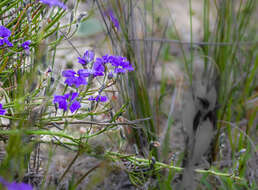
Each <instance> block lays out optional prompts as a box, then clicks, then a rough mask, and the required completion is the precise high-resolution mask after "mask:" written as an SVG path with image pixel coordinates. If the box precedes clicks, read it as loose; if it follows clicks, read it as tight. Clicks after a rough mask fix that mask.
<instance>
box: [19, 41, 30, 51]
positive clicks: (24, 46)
mask: <svg viewBox="0 0 258 190" xmlns="http://www.w3.org/2000/svg"><path fill="white" fill-rule="evenodd" d="M30 44H31V41H30V40H27V41H25V42H23V43H22V45H21V46H22V48H23V49H24V50H29V49H30Z"/></svg>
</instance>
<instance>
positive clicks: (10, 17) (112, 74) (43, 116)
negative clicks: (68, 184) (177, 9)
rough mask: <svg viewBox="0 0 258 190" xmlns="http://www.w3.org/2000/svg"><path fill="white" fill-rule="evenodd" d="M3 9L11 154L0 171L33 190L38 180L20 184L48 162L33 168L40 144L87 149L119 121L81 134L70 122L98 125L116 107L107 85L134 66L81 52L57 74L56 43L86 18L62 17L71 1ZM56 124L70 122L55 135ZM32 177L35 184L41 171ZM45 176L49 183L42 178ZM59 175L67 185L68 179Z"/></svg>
mask: <svg viewBox="0 0 258 190" xmlns="http://www.w3.org/2000/svg"><path fill="white" fill-rule="evenodd" d="M78 5H79V1H76V6H78ZM76 6H75V7H76ZM76 10H77V9H74V10H73V11H75V12H76ZM0 11H1V14H0V15H1V16H0V17H1V26H0V52H1V54H0V56H1V59H0V65H1V66H0V82H1V90H0V100H1V104H0V117H1V126H3V128H1V130H0V140H1V139H5V140H6V141H5V146H4V147H5V152H6V153H5V156H4V158H3V159H2V160H0V176H3V178H1V181H0V182H1V184H2V186H4V187H6V188H7V189H17V188H18V189H24V190H25V189H27V190H31V189H32V186H31V185H29V184H25V183H23V182H20V181H25V176H28V175H32V174H28V171H29V170H30V171H37V172H39V170H40V168H41V167H42V166H41V165H39V164H34V167H32V166H31V165H30V164H31V156H32V155H35V154H38V153H37V151H36V148H35V147H37V146H38V145H39V144H40V143H51V142H53V143H54V144H56V145H59V146H64V147H66V148H68V149H70V148H71V147H73V149H74V150H76V151H78V153H80V151H81V148H83V149H84V150H83V151H86V152H87V151H88V150H87V148H86V147H88V145H87V143H88V140H89V139H90V138H93V137H94V136H97V135H99V134H101V133H104V132H105V131H107V130H109V129H112V128H114V127H116V126H117V125H108V126H106V127H103V129H102V130H101V131H100V132H97V133H95V134H94V131H93V130H92V129H90V130H86V131H84V133H83V134H81V135H80V137H77V136H76V135H74V134H70V132H68V131H69V130H70V129H69V128H68V129H67V126H68V125H69V126H70V123H73V122H77V121H78V120H81V122H86V123H87V122H94V120H95V115H96V116H97V115H107V114H108V113H109V112H110V110H111V104H110V98H109V97H110V96H111V94H109V93H108V92H107V89H108V88H110V87H112V86H113V85H114V84H115V83H116V80H119V78H120V77H123V76H124V75H126V74H127V72H131V71H133V70H134V68H133V67H132V64H131V63H130V62H129V61H128V60H127V59H126V58H125V57H121V56H115V55H109V54H107V55H105V56H97V53H96V52H95V51H94V50H86V51H85V52H84V54H83V55H82V56H81V55H79V56H78V61H77V62H76V61H74V64H77V65H78V67H81V68H80V69H78V70H75V69H63V70H62V71H61V72H58V73H56V66H55V64H56V59H55V54H56V51H57V47H58V45H59V43H60V42H61V41H62V40H65V39H66V40H69V39H68V37H67V36H69V35H70V37H71V36H72V35H74V34H75V33H76V30H77V29H78V27H77V25H78V24H79V22H80V20H81V18H78V20H76V19H75V18H71V22H70V23H64V22H61V19H62V18H63V17H64V16H67V13H68V7H67V5H66V1H61V0H35V1H18V0H12V1H2V2H1V3H0ZM10 13H13V14H10ZM15 16H16V17H15ZM71 28H74V29H75V32H74V31H73V32H72V31H71ZM75 52H78V51H77V50H76V51H75ZM63 86H64V88H62V87H63ZM57 89H59V90H57ZM60 91H62V92H60ZM125 107H126V105H124V106H123V107H122V108H121V109H118V110H116V111H117V112H118V113H116V112H115V113H114V115H113V116H112V118H111V120H110V122H111V123H112V122H116V120H117V119H118V118H119V117H120V115H121V114H122V113H123V112H124V111H125ZM112 111H113V110H112ZM85 120H86V121H85ZM2 121H4V122H5V123H3V122H2ZM52 122H53V123H58V122H64V123H65V124H61V125H63V126H61V127H58V132H56V131H54V130H53V129H52V127H50V128H48V127H47V126H49V125H52V124H51V123H52ZM91 126H92V124H91ZM91 128H92V127H91ZM54 133H55V134H54ZM90 134H91V135H90ZM6 135H7V137H6ZM46 136H47V137H50V138H51V137H52V139H51V141H46V140H43V139H42V138H43V137H46ZM38 163H39V162H38ZM28 167H29V168H28ZM44 169H45V170H47V168H44ZM32 173H33V172H32ZM65 175H66V171H65V172H64V174H63V176H65ZM30 177H31V179H32V180H31V181H30V182H31V183H32V184H33V185H34V186H35V183H34V182H33V177H34V176H30ZM3 179H6V180H8V181H13V182H12V183H9V182H7V181H6V180H3ZM41 180H42V183H43V178H41ZM59 180H60V183H61V182H62V180H63V178H62V177H61V178H60V179H59ZM18 181H19V182H18ZM40 185H42V184H36V186H37V187H39V186H40Z"/></svg>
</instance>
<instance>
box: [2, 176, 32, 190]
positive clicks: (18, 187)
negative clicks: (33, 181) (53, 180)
mask: <svg viewBox="0 0 258 190" xmlns="http://www.w3.org/2000/svg"><path fill="white" fill-rule="evenodd" d="M0 183H2V184H3V185H4V186H5V187H6V188H7V190H33V187H32V186H31V185H29V184H26V183H16V182H12V183H9V182H7V181H5V180H4V179H3V178H2V177H0Z"/></svg>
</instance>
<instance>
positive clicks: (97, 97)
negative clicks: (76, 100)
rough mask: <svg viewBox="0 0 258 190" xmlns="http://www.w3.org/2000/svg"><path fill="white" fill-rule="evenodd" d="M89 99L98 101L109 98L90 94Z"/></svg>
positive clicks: (104, 100)
mask: <svg viewBox="0 0 258 190" xmlns="http://www.w3.org/2000/svg"><path fill="white" fill-rule="evenodd" d="M88 100H89V101H97V102H106V101H107V100H108V98H107V97H106V96H101V95H97V96H96V98H94V97H93V96H90V97H89V98H88Z"/></svg>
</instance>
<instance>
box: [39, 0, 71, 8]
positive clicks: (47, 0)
mask: <svg viewBox="0 0 258 190" xmlns="http://www.w3.org/2000/svg"><path fill="white" fill-rule="evenodd" d="M39 2H40V3H43V4H46V5H48V6H49V7H52V6H57V7H60V8H62V9H67V7H66V5H65V4H64V3H62V2H60V1H59V0H39Z"/></svg>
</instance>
